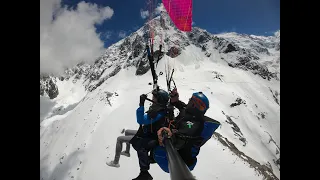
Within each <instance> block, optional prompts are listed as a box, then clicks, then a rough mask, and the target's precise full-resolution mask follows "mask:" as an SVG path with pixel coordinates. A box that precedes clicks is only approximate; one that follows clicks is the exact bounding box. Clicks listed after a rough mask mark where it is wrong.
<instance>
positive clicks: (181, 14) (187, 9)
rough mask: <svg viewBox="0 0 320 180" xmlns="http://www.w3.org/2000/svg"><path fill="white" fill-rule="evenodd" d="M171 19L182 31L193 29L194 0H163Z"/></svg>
mask: <svg viewBox="0 0 320 180" xmlns="http://www.w3.org/2000/svg"><path fill="white" fill-rule="evenodd" d="M162 3H163V5H164V7H165V8H166V10H167V12H168V14H169V16H170V18H171V20H172V21H173V23H174V24H175V25H176V27H177V28H178V29H179V30H181V31H191V24H192V0H162Z"/></svg>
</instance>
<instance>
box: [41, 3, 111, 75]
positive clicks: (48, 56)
mask: <svg viewBox="0 0 320 180" xmlns="http://www.w3.org/2000/svg"><path fill="white" fill-rule="evenodd" d="M60 2H61V0H41V1H40V73H55V74H60V73H62V72H63V71H64V70H65V68H69V67H73V66H75V65H76V64H78V63H79V62H81V61H86V62H90V61H94V60H95V59H96V58H97V57H98V56H99V55H101V54H102V53H103V52H104V50H105V49H104V43H103V42H102V41H101V40H100V38H99V34H97V33H96V31H95V30H96V28H95V26H94V25H95V24H101V23H103V21H104V20H106V19H110V18H111V17H112V15H113V10H112V9H111V8H110V7H108V6H107V7H98V6H97V5H96V4H91V3H86V2H84V1H82V2H80V3H79V4H77V7H76V8H75V9H73V10H68V9H67V7H61V4H60ZM53 16H54V17H55V18H54V20H53V19H52V17H53Z"/></svg>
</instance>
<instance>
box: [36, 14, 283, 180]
mask: <svg viewBox="0 0 320 180" xmlns="http://www.w3.org/2000/svg"><path fill="white" fill-rule="evenodd" d="M150 24H151V25H152V26H153V27H154V31H155V40H154V50H155V56H156V57H158V55H159V57H160V60H159V63H158V66H157V69H156V71H157V73H159V72H160V71H162V72H164V71H165V70H164V69H165V65H166V64H170V65H171V67H174V68H175V74H174V77H173V78H174V80H175V82H176V85H177V87H178V91H179V93H180V98H181V100H183V101H184V102H187V101H188V99H189V97H190V96H191V94H192V93H193V92H195V91H202V92H204V93H205V94H206V95H207V96H208V98H209V100H210V106H211V107H210V109H209V110H208V112H207V114H206V115H207V116H209V117H212V118H214V119H216V120H218V121H219V122H221V124H222V126H221V128H219V129H217V131H216V133H215V135H214V136H213V138H212V139H211V140H209V142H207V143H206V145H205V146H204V147H203V148H202V149H201V151H200V154H199V156H198V164H197V166H196V168H195V170H194V171H192V173H193V175H195V176H196V178H197V179H199V180H207V179H214V178H215V179H227V180H228V179H246V180H248V179H280V31H278V32H276V33H275V35H274V36H269V37H264V36H254V35H246V34H237V33H223V34H216V35H213V34H210V33H209V32H207V31H205V30H203V29H200V28H197V27H194V28H193V29H192V31H191V32H189V33H185V32H180V31H178V30H177V29H176V28H175V27H174V25H173V24H172V22H171V21H170V19H169V17H168V16H167V15H166V14H165V13H162V14H161V16H159V17H157V18H155V19H153V20H152V21H151V23H150ZM148 34H149V28H148V25H147V24H146V25H145V26H143V27H141V28H140V29H139V30H137V31H136V32H134V33H132V34H130V35H129V36H128V37H126V38H124V39H122V40H121V41H119V42H117V43H115V44H113V45H112V46H110V47H109V48H108V49H107V50H106V53H105V54H104V55H103V56H102V57H100V58H98V59H97V60H96V61H95V63H94V64H84V63H82V64H78V65H77V66H76V67H74V68H72V69H68V70H66V73H65V74H64V75H63V76H61V77H53V76H45V75H41V76H40V104H41V106H40V170H41V174H40V175H41V179H43V180H47V179H48V180H49V179H50V180H51V179H56V180H60V179H79V180H87V179H94V180H99V179H130V178H131V179H132V178H134V177H136V176H137V175H138V173H139V166H138V159H137V155H136V154H135V151H134V150H131V157H130V158H127V157H121V159H120V168H111V167H109V166H106V164H105V162H106V161H107V160H108V159H109V160H110V158H113V156H114V151H115V142H116V138H117V136H120V135H121V133H120V132H121V131H122V130H123V128H129V129H137V128H138V125H137V123H136V119H135V110H136V108H137V107H138V104H139V96H140V94H143V93H148V92H150V91H151V90H152V86H150V85H149V83H150V82H152V78H151V72H150V71H149V69H150V67H149V64H148V60H147V57H146V53H144V48H145V46H146V42H147V40H148V39H147V38H148ZM161 40H163V49H162V51H163V53H160V52H159V51H158V47H159V44H160V42H161ZM159 84H160V87H162V88H164V89H166V82H165V77H164V75H162V76H159ZM146 104H148V103H146ZM122 172H127V173H122ZM150 173H151V174H152V176H153V177H154V179H156V180H157V179H170V176H169V174H167V173H165V172H163V171H162V170H161V169H160V168H159V167H158V166H157V165H152V166H151V170H150Z"/></svg>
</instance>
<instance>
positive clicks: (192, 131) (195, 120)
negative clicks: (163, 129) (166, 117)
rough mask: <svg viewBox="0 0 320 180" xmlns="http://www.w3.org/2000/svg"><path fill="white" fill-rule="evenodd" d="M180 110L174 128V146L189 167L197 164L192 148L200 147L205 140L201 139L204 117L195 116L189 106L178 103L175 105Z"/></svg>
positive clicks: (172, 127)
mask: <svg viewBox="0 0 320 180" xmlns="http://www.w3.org/2000/svg"><path fill="white" fill-rule="evenodd" d="M173 105H174V106H175V107H176V108H178V109H179V111H180V113H179V115H178V116H177V117H176V118H175V120H174V122H173V124H172V126H170V128H171V129H172V131H173V132H174V133H173V137H172V140H173V146H174V147H175V148H176V149H177V151H178V153H179V154H180V156H181V158H182V159H183V160H184V162H185V163H186V165H187V166H191V165H193V164H194V163H195V161H196V157H192V147H193V146H196V145H199V144H200V143H201V142H202V140H203V138H202V137H201V133H202V130H203V128H204V115H201V114H195V113H194V112H192V111H190V110H188V109H187V108H186V107H187V105H186V104H185V103H184V102H182V101H178V102H176V103H174V104H173Z"/></svg>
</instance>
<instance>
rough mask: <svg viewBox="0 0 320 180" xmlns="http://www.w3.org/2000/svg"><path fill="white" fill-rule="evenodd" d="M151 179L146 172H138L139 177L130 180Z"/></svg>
mask: <svg viewBox="0 0 320 180" xmlns="http://www.w3.org/2000/svg"><path fill="white" fill-rule="evenodd" d="M152 179H153V177H152V176H151V175H150V174H149V172H148V171H140V174H139V176H138V177H136V178H134V179H132V180H152Z"/></svg>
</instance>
